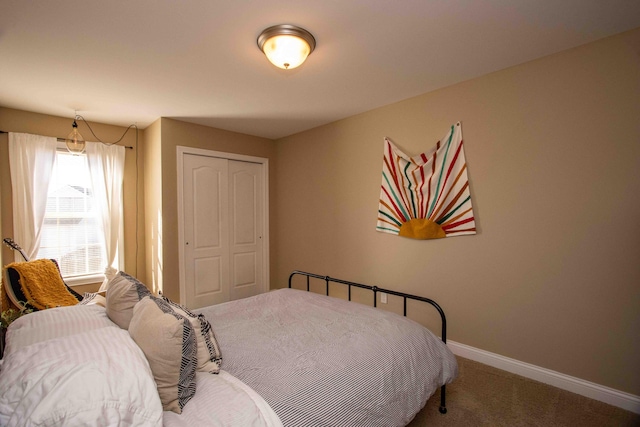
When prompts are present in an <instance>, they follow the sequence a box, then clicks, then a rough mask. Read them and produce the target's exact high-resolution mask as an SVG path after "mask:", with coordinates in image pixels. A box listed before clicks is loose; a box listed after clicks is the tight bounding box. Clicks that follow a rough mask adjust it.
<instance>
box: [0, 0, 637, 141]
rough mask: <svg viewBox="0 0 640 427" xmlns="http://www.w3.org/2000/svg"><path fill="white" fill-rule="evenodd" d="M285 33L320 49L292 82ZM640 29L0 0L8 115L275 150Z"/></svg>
mask: <svg viewBox="0 0 640 427" xmlns="http://www.w3.org/2000/svg"><path fill="white" fill-rule="evenodd" d="M283 23H288V24H295V25H298V26H301V27H303V28H306V29H307V30H309V31H310V32H311V33H313V35H314V36H315V38H316V41H317V47H316V50H315V51H314V52H313V53H312V54H311V56H310V57H309V58H308V59H307V62H306V63H305V64H303V65H302V66H301V67H300V68H297V69H295V70H289V71H285V70H280V69H277V68H276V67H274V66H272V65H271V64H269V63H268V61H267V59H266V58H265V56H264V55H263V54H262V52H260V50H259V49H258V47H257V45H256V39H257V37H258V35H259V34H260V32H261V31H262V30H263V29H264V28H266V27H269V26H271V25H275V24H283ZM637 27H640V1H638V0H466V1H464V0H396V1H392V0H296V1H290V0H272V1H260V0H252V1H246V0H235V1H234V0H182V1H176V0H56V1H31V0H1V3H0V105H1V106H4V107H10V108H16V109H22V110H28V111H34V112H39V113H46V114H51V115H56V116H68V117H70V118H71V117H73V115H74V111H76V110H77V111H78V114H82V115H83V116H84V117H85V118H86V119H87V120H89V121H95V122H102V123H110V124H117V125H124V126H127V125H129V124H131V123H137V124H138V126H139V127H140V128H145V127H146V126H148V125H149V124H150V123H152V122H153V121H155V120H156V119H158V118H159V117H172V118H176V119H180V120H184V121H189V122H194V123H200V124H204V125H208V126H213V127H216V128H221V129H227V130H231V131H237V132H242V133H246V134H250V135H258V136H263V137H267V138H272V139H276V138H280V137H283V136H287V135H291V134H294V133H297V132H301V131H304V130H306V129H310V128H313V127H316V126H319V125H322V124H325V123H329V122H332V121H335V120H339V119H341V118H345V117H348V116H352V115H354V114H358V113H361V112H364V111H367V110H371V109H373V108H376V107H380V106H383V105H387V104H390V103H393V102H397V101H400V100H403V99H407V98H410V97H413V96H416V95H419V94H422V93H426V92H429V91H432V90H435V89H438V88H441V87H444V86H448V85H451V84H454V83H457V82H460V81H464V80H468V79H471V78H474V77H477V76H480V75H483V74H487V73H490V72H492V71H496V70H500V69H503V68H506V67H510V66H513V65H516V64H520V63H523V62H526V61H529V60H532V59H536V58H539V57H542V56H545V55H549V54H552V53H555V52H558V51H561V50H565V49H568V48H571V47H574V46H578V45H581V44H585V43H588V42H591V41H594V40H597V39H600V38H604V37H607V36H610V35H613V34H617V33H620V32H623V31H627V30H630V29H634V28H637ZM3 130H11V129H3Z"/></svg>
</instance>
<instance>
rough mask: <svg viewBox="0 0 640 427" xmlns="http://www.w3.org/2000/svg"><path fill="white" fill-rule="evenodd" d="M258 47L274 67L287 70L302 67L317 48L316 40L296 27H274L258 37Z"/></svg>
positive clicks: (282, 25)
mask: <svg viewBox="0 0 640 427" xmlns="http://www.w3.org/2000/svg"><path fill="white" fill-rule="evenodd" d="M258 47H259V48H260V50H261V51H263V52H264V54H265V55H267V58H268V59H269V61H271V63H272V64H273V65H275V66H276V67H278V68H282V69H285V70H291V69H292V68H296V67H298V66H300V65H301V64H302V63H303V62H304V61H305V59H307V56H309V55H310V54H311V52H313V50H314V49H315V48H316V39H315V38H313V36H312V35H311V33H310V32H309V31H307V30H305V29H304V28H300V27H296V26H295V25H288V24H281V25H274V26H273V27H269V28H267V29H266V30H264V31H263V32H262V33H261V34H260V36H259V37H258Z"/></svg>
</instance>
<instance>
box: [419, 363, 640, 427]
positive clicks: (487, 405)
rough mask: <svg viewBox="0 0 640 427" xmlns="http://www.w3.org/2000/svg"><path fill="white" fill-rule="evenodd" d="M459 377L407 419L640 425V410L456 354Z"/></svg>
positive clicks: (429, 423) (447, 422)
mask: <svg viewBox="0 0 640 427" xmlns="http://www.w3.org/2000/svg"><path fill="white" fill-rule="evenodd" d="M458 364H459V367H460V371H459V375H458V378H457V379H456V380H455V381H454V382H453V383H452V384H450V385H448V386H447V413H446V414H445V415H442V414H440V412H438V407H439V405H440V391H439V390H438V392H436V394H435V395H434V396H432V397H431V399H429V401H428V402H427V405H426V406H425V408H424V409H423V410H422V411H421V412H420V413H419V414H418V415H417V416H416V418H415V419H414V420H413V421H412V422H411V423H410V424H409V427H423V426H510V427H512V426H550V427H555V426H571V427H574V426H575V427H583V426H593V427H604V426H616V427H620V426H640V415H636V414H634V413H632V412H628V411H625V410H623V409H620V408H617V407H615V406H611V405H607V404H606V403H602V402H598V401H596V400H592V399H588V398H586V397H583V396H580V395H577V394H575V393H571V392H568V391H565V390H560V389H558V388H555V387H551V386H548V385H546V384H542V383H540V382H537V381H533V380H530V379H527V378H524V377H521V376H519V375H514V374H511V373H508V372H505V371H502V370H499V369H495V368H492V367H490V366H487V365H483V364H480V363H477V362H474V361H471V360H468V359H464V358H461V357H458Z"/></svg>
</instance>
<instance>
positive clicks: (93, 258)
mask: <svg viewBox="0 0 640 427" xmlns="http://www.w3.org/2000/svg"><path fill="white" fill-rule="evenodd" d="M64 147H65V146H64V145H62V147H61V146H60V144H59V143H58V142H57V141H56V138H54V137H49V136H42V135H32V134H26V133H14V132H10V133H9V164H10V165H11V190H12V195H13V197H12V204H13V212H14V215H13V238H14V240H15V241H16V242H18V244H20V246H22V248H23V249H24V250H25V253H26V255H27V256H28V257H29V258H32V259H34V258H45V257H46V258H54V259H56V260H57V261H58V263H59V264H60V267H61V270H62V275H63V276H64V277H65V279H66V281H67V283H68V284H74V285H75V284H84V283H96V282H99V281H102V285H101V286H100V288H101V289H104V288H105V287H106V285H107V282H108V280H109V279H111V278H113V277H114V276H115V275H116V273H117V272H118V270H119V269H120V266H121V265H122V264H123V262H122V258H123V256H124V253H123V248H122V245H123V240H124V238H123V233H124V230H123V203H122V190H123V177H124V157H125V152H124V151H125V149H124V147H123V146H118V145H115V144H101V143H94V142H91V143H88V144H87V146H86V151H85V155H81V156H72V155H71V154H69V153H68V152H67V151H66V149H65V148H64ZM60 148H62V150H59V149H60Z"/></svg>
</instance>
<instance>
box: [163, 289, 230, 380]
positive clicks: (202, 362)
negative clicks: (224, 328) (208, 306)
mask: <svg viewBox="0 0 640 427" xmlns="http://www.w3.org/2000/svg"><path fill="white" fill-rule="evenodd" d="M162 298H163V299H164V301H165V302H166V303H167V304H168V305H169V306H170V307H171V309H172V310H173V311H174V312H176V313H178V314H179V315H181V316H183V317H186V318H187V319H189V321H190V322H191V325H192V326H193V330H194V331H195V333H196V340H197V342H198V356H197V357H198V367H197V370H198V371H202V372H209V373H211V374H217V373H219V372H220V365H221V364H222V353H221V352H220V346H219V345H218V341H217V340H216V336H215V334H214V333H213V328H212V327H211V323H209V321H208V320H207V319H206V318H205V317H204V315H203V314H194V313H192V312H191V311H189V309H187V308H186V307H183V306H181V305H180V304H177V303H175V302H173V301H171V300H170V299H169V298H167V297H162Z"/></svg>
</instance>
